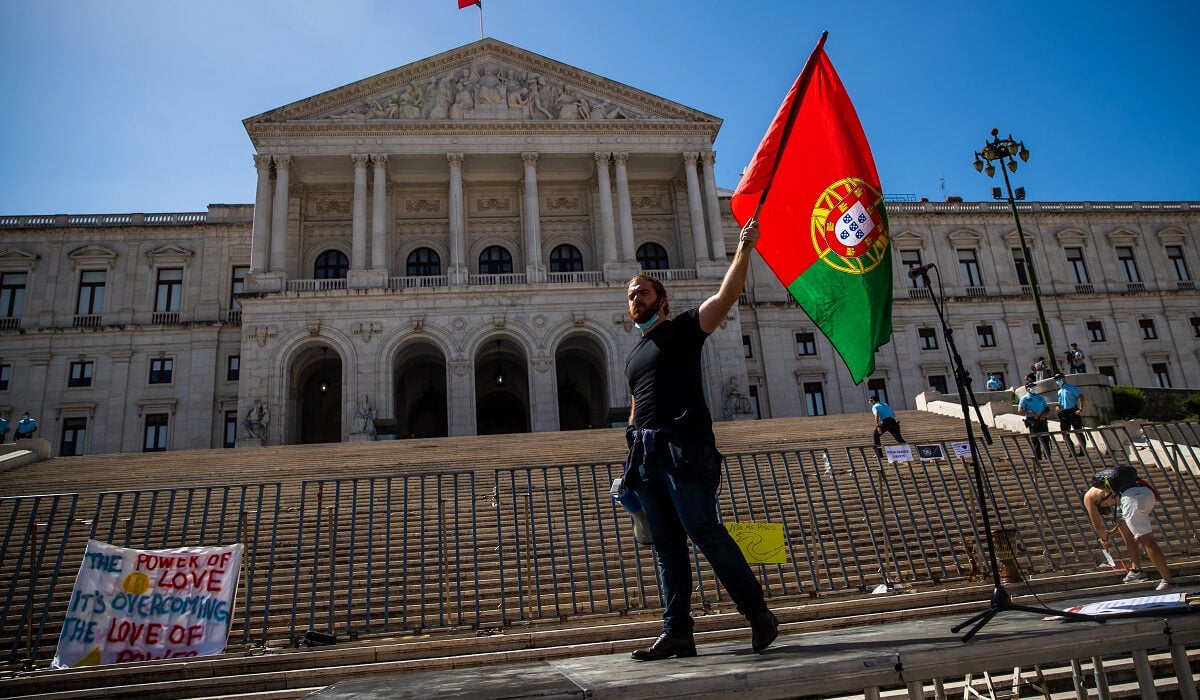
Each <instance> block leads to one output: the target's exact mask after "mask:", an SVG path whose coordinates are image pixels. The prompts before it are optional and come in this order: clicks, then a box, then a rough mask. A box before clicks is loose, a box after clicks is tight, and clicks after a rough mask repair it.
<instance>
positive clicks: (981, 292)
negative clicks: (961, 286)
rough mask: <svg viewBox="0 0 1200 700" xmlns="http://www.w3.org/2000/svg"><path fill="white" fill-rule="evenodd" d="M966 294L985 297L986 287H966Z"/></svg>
mask: <svg viewBox="0 0 1200 700" xmlns="http://www.w3.org/2000/svg"><path fill="white" fill-rule="evenodd" d="M966 291H967V296H969V297H986V296H987V287H966Z"/></svg>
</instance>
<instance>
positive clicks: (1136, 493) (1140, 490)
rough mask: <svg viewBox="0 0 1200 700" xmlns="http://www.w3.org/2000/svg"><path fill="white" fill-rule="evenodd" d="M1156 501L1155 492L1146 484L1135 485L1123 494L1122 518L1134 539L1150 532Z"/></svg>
mask: <svg viewBox="0 0 1200 700" xmlns="http://www.w3.org/2000/svg"><path fill="white" fill-rule="evenodd" d="M1155 503H1156V501H1155V500H1154V492H1153V491H1151V490H1150V489H1148V488H1146V487H1145V486H1134V487H1132V488H1128V489H1125V491H1124V493H1122V494H1121V519H1122V520H1124V521H1125V524H1126V525H1128V526H1129V531H1130V532H1132V533H1133V538H1134V539H1137V538H1139V537H1141V536H1142V535H1145V534H1147V533H1149V532H1150V511H1152V510H1154V504H1155Z"/></svg>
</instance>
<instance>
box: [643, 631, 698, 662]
mask: <svg viewBox="0 0 1200 700" xmlns="http://www.w3.org/2000/svg"><path fill="white" fill-rule="evenodd" d="M695 655H696V640H695V638H693V637H692V635H690V634H667V633H663V634H660V635H659V636H658V639H656V640H654V643H653V644H651V645H650V646H648V647H646V648H645V649H638V650H637V651H635V652H633V653H632V654H630V656H632V657H633V658H634V659H637V660H638V661H661V660H663V659H669V658H671V657H672V656H677V657H679V658H681V659H683V658H687V657H689V656H695Z"/></svg>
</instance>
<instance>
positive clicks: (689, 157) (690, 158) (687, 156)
mask: <svg viewBox="0 0 1200 700" xmlns="http://www.w3.org/2000/svg"><path fill="white" fill-rule="evenodd" d="M698 160H700V154H699V153H697V152H696V151H688V152H686V153H684V154H683V164H684V165H686V166H688V167H689V168H694V167H696V161H698Z"/></svg>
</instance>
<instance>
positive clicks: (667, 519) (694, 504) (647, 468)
mask: <svg viewBox="0 0 1200 700" xmlns="http://www.w3.org/2000/svg"><path fill="white" fill-rule="evenodd" d="M664 457H665V459H664ZM671 466H672V464H671V460H670V458H669V457H666V455H665V454H664V453H663V452H659V453H657V454H656V455H655V456H654V457H652V458H651V459H649V460H647V462H646V463H645V464H643V465H642V466H641V468H640V469H639V476H640V479H639V480H638V481H639V482H640V483H638V485H637V488H636V489H635V492H636V493H637V497H638V500H640V501H641V502H642V508H643V509H644V510H645V511H646V518H647V520H649V522H650V533H651V534H652V535H653V537H654V549H655V551H656V552H657V553H658V578H659V586H660V588H661V590H662V597H663V600H664V601H665V605H666V610H664V611H663V627H662V631H663V632H664V633H668V634H692V631H693V629H694V622H693V620H692V566H691V549H690V548H689V547H688V542H687V541H688V538H689V537H690V538H691V539H692V542H694V543H696V547H697V548H699V550H700V551H701V553H703V554H704V557H705V558H706V559H708V563H709V564H711V565H712V568H713V572H714V573H715V574H716V575H717V579H718V580H719V581H720V582H721V585H722V586H724V587H725V590H726V591H728V592H729V596H730V597H731V598H733V602H734V603H736V604H737V609H738V612H740V613H742V614H743V615H749V614H752V613H756V612H764V611H766V610H767V603H766V601H765V599H764V598H763V591H762V586H760V585H759V583H758V579H757V578H755V576H754V572H753V571H752V570H751V569H750V565H749V564H747V563H746V558H745V556H743V555H742V550H741V549H739V548H738V546H737V543H736V542H734V541H733V537H732V536H730V534H729V531H728V530H726V529H725V526H724V525H723V524H722V523H721V519H720V514H719V511H718V509H717V489H718V488H719V487H720V485H721V468H720V466H719V465H718V466H716V467H714V468H712V469H706V470H704V471H702V472H688V473H686V474H685V475H684V477H683V478H682V479H680V478H677V477H676V476H675V475H674V474H672V473H671V471H672V468H671Z"/></svg>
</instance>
